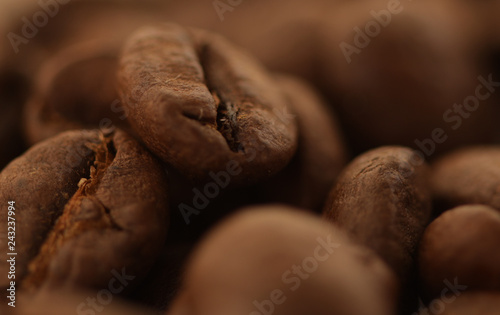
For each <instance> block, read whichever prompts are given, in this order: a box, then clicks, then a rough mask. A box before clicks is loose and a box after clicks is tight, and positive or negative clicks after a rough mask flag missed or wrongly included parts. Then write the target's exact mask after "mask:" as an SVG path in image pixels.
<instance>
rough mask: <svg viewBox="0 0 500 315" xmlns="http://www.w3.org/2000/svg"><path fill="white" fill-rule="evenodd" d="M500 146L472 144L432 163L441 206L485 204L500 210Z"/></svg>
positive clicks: (434, 191)
mask: <svg viewBox="0 0 500 315" xmlns="http://www.w3.org/2000/svg"><path fill="white" fill-rule="evenodd" d="M499 160H500V147H496V146H478V147H468V148H463V149H460V150H457V151H455V152H452V153H450V154H448V155H446V156H443V157H442V158H441V159H439V160H437V161H436V162H435V163H434V164H433V165H432V166H433V171H432V177H431V185H432V191H433V194H434V198H436V200H437V202H438V203H439V205H440V207H441V209H439V210H445V209H449V208H451V207H455V206H459V205H464V204H473V203H479V204H485V205H488V206H490V207H493V208H495V209H498V210H500V165H499V164H498V161H499Z"/></svg>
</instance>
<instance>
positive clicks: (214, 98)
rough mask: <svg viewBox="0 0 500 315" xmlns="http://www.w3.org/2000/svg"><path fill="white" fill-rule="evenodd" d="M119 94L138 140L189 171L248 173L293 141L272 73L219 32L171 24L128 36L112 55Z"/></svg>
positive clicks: (264, 170)
mask: <svg viewBox="0 0 500 315" xmlns="http://www.w3.org/2000/svg"><path fill="white" fill-rule="evenodd" d="M120 67H121V69H120V73H119V82H120V90H121V98H122V102H123V104H124V106H125V107H126V108H127V109H128V110H129V113H130V115H129V120H130V123H131V125H132V126H133V127H134V128H135V130H136V131H137V133H138V134H139V135H140V137H141V139H142V141H144V143H145V144H146V145H147V146H148V147H149V148H150V149H151V150H152V151H153V152H154V153H155V154H157V155H158V156H159V157H161V158H162V159H163V160H164V161H165V162H167V163H170V164H171V165H173V166H174V167H175V168H177V169H179V170H180V171H181V172H182V173H183V174H185V175H187V176H189V177H191V178H194V179H200V178H202V179H204V178H208V173H209V172H210V171H212V172H216V171H226V172H228V173H230V174H231V175H232V176H233V178H234V181H237V179H238V178H239V179H244V180H245V181H247V182H248V181H252V180H253V181H255V180H258V179H260V178H265V177H268V176H270V175H272V174H273V173H276V172H277V171H279V170H280V169H282V168H283V167H284V166H285V165H286V164H287V163H288V162H289V161H290V159H291V158H292V156H293V154H294V152H295V149H296V146H297V127H296V122H295V119H291V120H286V119H284V118H283V113H289V112H290V110H289V106H288V105H287V104H286V101H285V99H284V96H283V95H282V93H281V91H280V90H279V88H278V86H277V85H276V83H275V82H274V80H273V79H272V78H271V77H269V76H268V75H267V73H266V72H265V70H264V69H262V68H261V66H260V65H259V64H258V62H256V61H255V60H254V59H253V58H252V57H250V56H248V55H247V54H246V53H245V52H243V51H241V50H239V49H238V48H235V47H233V46H232V45H231V44H229V43H228V42H226V41H225V40H224V39H223V38H221V37H219V36H216V35H214V34H211V33H208V32H204V31H201V30H195V29H193V30H188V29H184V28H182V27H180V26H176V25H173V24H167V25H163V26H158V27H149V28H145V29H142V30H141V31H138V32H137V33H136V34H135V35H134V36H132V37H131V38H130V39H129V41H128V43H127V44H126V46H125V48H124V52H123V55H122V58H121V61H120Z"/></svg>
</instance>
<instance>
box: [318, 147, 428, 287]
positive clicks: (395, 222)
mask: <svg viewBox="0 0 500 315" xmlns="http://www.w3.org/2000/svg"><path fill="white" fill-rule="evenodd" d="M427 176H428V168H427V165H426V164H425V162H424V161H423V160H422V159H421V158H420V156H419V155H418V154H417V153H416V152H415V151H413V150H411V149H408V148H404V147H382V148H378V149H375V150H371V151H368V152H366V153H365V154H363V155H361V156H359V157H357V158H356V159H355V160H354V161H352V162H351V163H350V164H349V165H348V166H347V167H346V168H345V169H344V171H343V172H342V174H341V175H340V176H339V179H338V181H337V184H336V185H335V187H334V188H333V190H332V191H331V193H330V197H329V200H328V201H327V204H326V206H325V210H324V217H325V218H326V219H327V220H328V221H330V222H333V223H335V224H337V225H338V226H340V227H342V228H344V229H345V230H347V232H348V234H349V235H350V236H351V237H352V238H353V239H354V240H355V241H357V242H359V243H361V244H363V245H366V246H368V247H369V248H371V249H373V250H374V251H375V252H377V253H378V254H379V255H380V256H381V257H382V258H383V259H384V260H385V261H386V262H387V263H388V264H389V265H390V266H391V267H392V268H393V269H394V270H395V271H396V273H397V274H398V275H399V277H400V278H401V279H402V280H403V281H405V279H407V278H408V277H409V276H410V273H411V270H412V268H413V266H414V259H415V254H416V250H417V245H418V242H419V241H420V237H421V236H422V233H423V231H424V228H425V226H426V225H427V223H428V222H429V220H430V215H431V197H430V192H429V189H428V185H427V180H428V178H427Z"/></svg>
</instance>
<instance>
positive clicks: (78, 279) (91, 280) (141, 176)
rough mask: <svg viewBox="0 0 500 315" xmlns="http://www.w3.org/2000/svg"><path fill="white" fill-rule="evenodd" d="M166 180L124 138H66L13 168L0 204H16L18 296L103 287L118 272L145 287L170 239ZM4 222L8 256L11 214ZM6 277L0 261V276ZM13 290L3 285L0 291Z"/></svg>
mask: <svg viewBox="0 0 500 315" xmlns="http://www.w3.org/2000/svg"><path fill="white" fill-rule="evenodd" d="M163 174H164V173H163V170H162V167H161V166H160V163H159V162H158V161H157V160H156V159H155V158H154V157H152V156H151V155H150V154H149V153H148V152H147V151H146V150H145V149H144V148H143V147H142V146H141V145H140V144H139V143H137V141H135V140H133V139H132V138H131V137H130V136H128V135H127V134H125V133H124V132H122V131H117V132H116V133H115V134H110V135H103V134H102V133H100V132H98V131H71V132H66V133H63V134H61V135H59V136H57V137H54V138H51V139H48V140H46V141H44V142H41V143H39V144H38V145H36V146H34V147H32V148H31V149H30V150H29V151H27V152H26V153H25V154H24V155H22V156H21V157H20V158H18V159H16V160H15V161H13V162H12V163H11V164H9V166H8V167H7V168H5V169H4V170H3V172H2V173H0V203H1V204H2V205H7V204H8V202H9V201H14V202H15V209H16V210H15V219H16V240H15V242H16V246H15V249H16V252H17V256H16V281H17V283H18V284H20V288H21V289H23V290H26V291H29V292H32V291H36V290H37V289H39V288H40V287H42V286H43V287H45V288H49V289H50V288H71V287H78V286H82V287H85V286H87V287H101V286H105V285H107V284H108V282H109V281H110V277H112V273H111V272H112V271H113V270H115V272H124V273H125V274H127V275H129V276H134V277H136V278H137V280H136V281H135V282H136V283H137V282H139V281H140V280H139V279H140V278H141V276H143V275H144V274H145V273H146V272H147V271H148V269H149V268H150V266H151V265H152V264H153V262H154V259H155V257H156V256H157V251H158V249H159V248H161V246H162V245H163V242H164V239H165V235H166V227H167V219H168V218H167V201H166V194H167V190H166V180H165V178H164V175H163ZM0 222H2V224H1V227H0V233H1V238H0V239H1V242H0V250H1V251H2V252H4V253H6V252H8V251H9V246H10V245H9V243H8V241H7V211H2V212H0ZM8 270H9V266H8V262H6V261H5V260H2V261H1V262H0V272H1V273H2V274H5V275H6V274H7V272H8ZM7 285H8V279H7V278H6V277H5V278H2V280H1V282H0V287H2V288H5V287H6V286H7ZM130 285H131V286H133V285H135V284H134V283H132V282H131V283H130Z"/></svg>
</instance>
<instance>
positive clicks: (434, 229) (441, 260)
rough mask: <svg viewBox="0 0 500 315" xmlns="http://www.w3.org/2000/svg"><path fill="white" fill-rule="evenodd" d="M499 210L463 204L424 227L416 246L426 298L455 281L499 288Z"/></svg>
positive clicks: (477, 287)
mask: <svg viewBox="0 0 500 315" xmlns="http://www.w3.org/2000/svg"><path fill="white" fill-rule="evenodd" d="M499 240H500V212H499V211H498V210H495V209H493V208H490V207H488V206H483V205H466V206H460V207H457V208H454V209H452V210H449V211H446V212H444V213H443V214H442V215H441V216H439V217H438V218H437V219H436V220H434V221H433V222H432V223H431V224H430V225H429V227H428V228H427V229H426V231H425V233H424V236H423V238H422V242H421V245H420V249H419V269H420V270H419V272H420V277H421V283H422V288H423V290H424V293H425V294H426V295H427V296H428V297H429V298H435V297H438V296H439V294H441V292H442V290H443V289H444V288H446V286H445V284H444V281H448V282H451V283H454V282H458V283H459V284H460V285H462V286H467V290H474V291H475V290H487V291H489V290H496V291H498V290H500V252H499V251H498V244H499Z"/></svg>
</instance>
